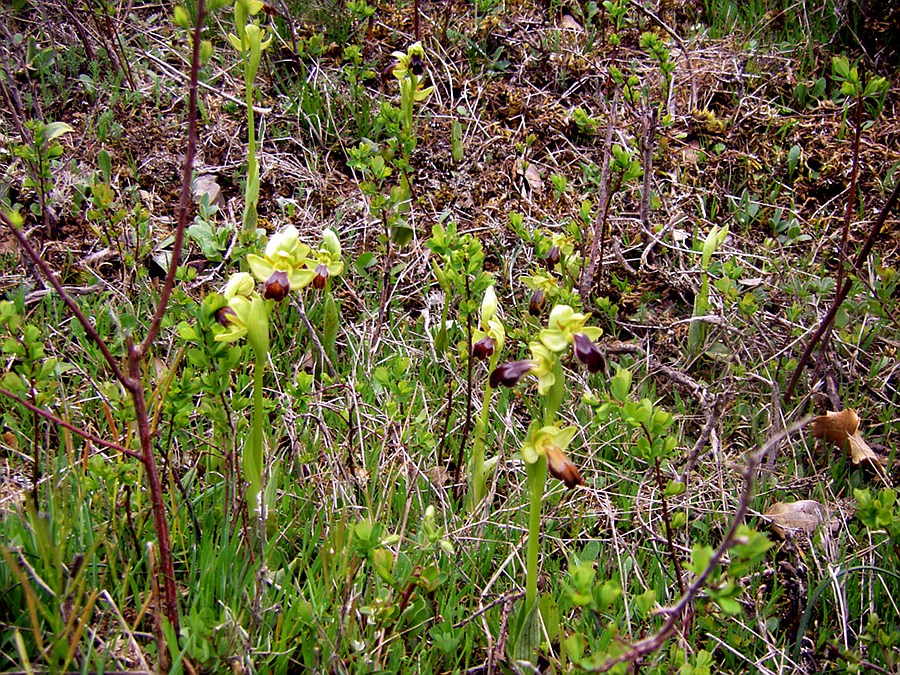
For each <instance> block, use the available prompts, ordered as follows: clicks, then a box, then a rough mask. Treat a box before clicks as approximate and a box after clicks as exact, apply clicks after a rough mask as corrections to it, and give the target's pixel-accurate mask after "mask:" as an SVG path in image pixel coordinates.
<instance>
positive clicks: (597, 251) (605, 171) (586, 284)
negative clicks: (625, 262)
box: [579, 87, 619, 307]
mask: <svg viewBox="0 0 900 675" xmlns="http://www.w3.org/2000/svg"><path fill="white" fill-rule="evenodd" d="M618 102H619V88H618V87H616V90H615V93H614V94H613V98H612V101H611V102H610V104H609V107H608V112H607V118H606V139H605V141H604V143H603V161H602V163H601V167H600V192H599V195H598V197H599V199H598V201H599V202H600V204H599V207H600V210H599V211H598V212H597V216H596V217H595V218H594V234H593V237H592V238H591V251H590V255H589V256H588V257H587V261H588V262H587V267H585V268H584V270H583V271H582V274H581V286H580V289H579V292H580V294H581V302H582V304H583V305H584V306H585V307H589V306H590V297H591V289H592V287H593V285H594V273H595V272H596V269H597V259H598V257H599V258H600V265H601V269H602V266H603V257H602V252H601V243H602V242H603V239H604V238H605V233H606V222H607V217H608V215H609V203H610V201H611V199H612V195H613V194H614V193H615V190H610V189H609V162H610V159H611V158H612V143H613V131H614V129H615V126H616V108H617V105H618Z"/></svg>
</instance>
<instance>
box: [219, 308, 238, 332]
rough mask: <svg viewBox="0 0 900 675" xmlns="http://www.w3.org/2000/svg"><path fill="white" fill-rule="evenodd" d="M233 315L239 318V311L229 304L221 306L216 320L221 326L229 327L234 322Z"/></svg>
mask: <svg viewBox="0 0 900 675" xmlns="http://www.w3.org/2000/svg"><path fill="white" fill-rule="evenodd" d="M232 317H233V318H237V313H236V312H235V311H234V310H233V309H231V307H229V306H228V305H226V306H225V307H220V308H219V309H217V310H216V321H217V322H218V323H219V325H220V326H225V328H228V327H229V326H231V324H232Z"/></svg>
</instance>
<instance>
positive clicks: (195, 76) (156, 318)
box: [138, 0, 205, 357]
mask: <svg viewBox="0 0 900 675" xmlns="http://www.w3.org/2000/svg"><path fill="white" fill-rule="evenodd" d="M204 14H205V7H204V0H200V2H198V3H197V25H196V26H195V28H194V51H193V54H192V55H191V79H190V84H189V85H188V86H189V92H190V93H189V97H188V138H187V151H186V152H185V153H184V169H183V170H182V172H181V201H180V202H179V204H178V225H177V226H176V228H175V240H174V241H173V242H172V259H171V260H170V262H169V271H168V273H167V274H166V280H165V282H164V283H163V289H162V293H160V296H159V303H158V304H157V305H156V312H155V313H154V314H153V319H152V320H151V321H150V327H149V328H148V329H147V336H146V337H145V338H144V341H143V342H141V345H140V347H138V356H141V357H143V356H144V355H146V353H147V351H148V350H149V349H150V345H152V344H153V342H154V341H155V340H156V336H157V335H158V334H159V328H160V325H161V324H162V319H163V315H164V314H165V313H166V307H167V306H168V304H169V298H170V297H171V295H172V289H173V288H174V286H175V273H176V272H177V271H178V264H179V263H180V262H181V249H182V247H183V245H184V231H185V229H186V228H187V223H188V216H189V215H190V211H191V174H192V173H193V170H194V157H195V156H196V154H197V82H198V81H199V77H200V37H201V29H202V27H203V15H204Z"/></svg>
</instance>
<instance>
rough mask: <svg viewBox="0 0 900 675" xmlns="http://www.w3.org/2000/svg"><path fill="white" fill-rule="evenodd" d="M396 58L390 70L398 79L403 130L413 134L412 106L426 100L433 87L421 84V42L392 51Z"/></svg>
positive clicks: (423, 60)
mask: <svg viewBox="0 0 900 675" xmlns="http://www.w3.org/2000/svg"><path fill="white" fill-rule="evenodd" d="M392 56H393V57H394V58H395V59H396V64H395V65H394V67H393V69H392V72H393V74H394V77H396V78H397V79H398V80H399V81H400V110H402V111H403V130H404V131H405V132H406V133H407V134H408V135H409V136H412V135H413V108H414V107H415V104H416V103H422V102H424V101H427V100H428V97H429V96H431V92H432V91H433V90H434V87H433V86H432V87H423V86H422V75H423V73H424V72H425V50H424V49H423V48H422V43H421V42H416V43H415V44H413V45H410V47H409V49H407V50H406V51H405V52H399V51H398V52H394V53H393V54H392Z"/></svg>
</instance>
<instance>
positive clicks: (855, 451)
mask: <svg viewBox="0 0 900 675" xmlns="http://www.w3.org/2000/svg"><path fill="white" fill-rule="evenodd" d="M847 440H848V441H849V444H850V459H851V460H853V463H854V464H859V463H860V462H866V463H867V464H868V465H869V466H871V467H872V469H874V470H875V473H877V474H878V477H879V478H881V480H883V481H884V483H885V485H887V484H888V478H887V473H886V472H885V470H884V465H883V464H882V463H881V457H879V456H878V455H877V454H875V451H874V450H872V448H870V447H869V444H868V443H866V442H865V441H864V440H863V438H862V436H860V435H859V432H856V433H855V434H852V435H851V436H850V437H849V438H848V439H847Z"/></svg>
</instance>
